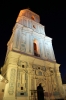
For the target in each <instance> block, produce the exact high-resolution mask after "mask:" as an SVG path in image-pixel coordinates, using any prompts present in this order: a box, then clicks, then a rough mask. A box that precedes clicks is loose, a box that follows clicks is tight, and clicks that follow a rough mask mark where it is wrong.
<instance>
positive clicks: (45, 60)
mask: <svg viewBox="0 0 66 100" xmlns="http://www.w3.org/2000/svg"><path fill="white" fill-rule="evenodd" d="M7 47H8V48H7V54H6V58H5V64H4V66H3V67H2V75H3V76H4V77H6V78H7V80H8V83H7V84H6V87H5V91H4V97H3V100H33V98H35V96H34V94H33V92H32V91H33V90H36V89H37V86H38V85H39V83H42V86H43V88H44V90H45V93H47V95H48V96H47V97H46V98H47V100H49V96H50V94H52V95H53V96H54V98H60V95H59V93H61V92H62V90H63V89H62V90H61V89H60V88H62V82H61V77H60V72H59V64H57V63H56V60H55V56H54V51H53V47H52V38H50V37H48V36H46V35H45V27H44V26H43V25H41V24H40V17H39V15H37V14H36V13H34V12H32V11H30V10H28V9H24V10H21V11H20V13H19V15H18V18H17V20H16V24H15V26H14V28H13V32H12V36H11V38H10V40H9V41H8V43H7ZM48 81H49V82H48ZM59 82H60V83H59ZM57 87H58V88H57ZM54 89H55V90H54ZM59 91H60V92H59ZM54 93H55V94H54ZM56 94H58V96H56ZM51 97H52V96H50V98H51ZM36 98H37V96H36Z"/></svg>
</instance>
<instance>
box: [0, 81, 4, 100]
mask: <svg viewBox="0 0 66 100" xmlns="http://www.w3.org/2000/svg"><path fill="white" fill-rule="evenodd" d="M4 90H5V83H4V82H0V100H2V99H3V95H4Z"/></svg>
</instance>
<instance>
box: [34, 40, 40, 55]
mask: <svg viewBox="0 0 66 100" xmlns="http://www.w3.org/2000/svg"><path fill="white" fill-rule="evenodd" d="M33 48H34V55H35V56H40V55H39V53H38V43H37V40H34V42H33Z"/></svg>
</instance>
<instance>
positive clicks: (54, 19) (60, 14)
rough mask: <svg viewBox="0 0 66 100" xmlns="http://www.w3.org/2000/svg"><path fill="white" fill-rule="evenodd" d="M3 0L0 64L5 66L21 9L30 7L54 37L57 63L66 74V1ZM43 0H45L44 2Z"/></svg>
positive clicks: (48, 34)
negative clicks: (10, 41) (9, 43)
mask: <svg viewBox="0 0 66 100" xmlns="http://www.w3.org/2000/svg"><path fill="white" fill-rule="evenodd" d="M37 1H38V0H33V1H31V2H29V0H28V1H27V0H24V1H23V0H22V2H21V0H17V1H16V2H15V1H14V0H13V1H12V0H7V1H6V0H2V2H0V66H3V63H4V59H5V55H6V50H7V42H8V40H9V38H10V36H11V34H12V28H13V27H14V25H15V22H16V18H17V16H18V14H19V11H20V10H21V9H25V8H30V9H31V10H32V11H33V12H35V13H37V14H39V15H40V18H41V24H43V25H44V26H45V32H46V35H47V36H49V37H51V38H53V41H52V43H53V48H54V53H55V57H56V61H57V63H60V64H61V66H60V72H61V76H62V78H63V77H64V76H65V75H66V64H65V63H66V57H65V56H66V5H65V2H61V1H60V2H56V1H55V2H50V0H49V2H47V1H46V2H45V1H44V0H39V1H38V2H37ZM42 1H43V2H42Z"/></svg>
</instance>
